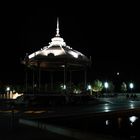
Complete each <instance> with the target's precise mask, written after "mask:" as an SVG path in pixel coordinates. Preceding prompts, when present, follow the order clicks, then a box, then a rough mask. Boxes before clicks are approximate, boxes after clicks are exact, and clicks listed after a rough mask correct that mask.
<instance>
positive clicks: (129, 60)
mask: <svg viewBox="0 0 140 140" xmlns="http://www.w3.org/2000/svg"><path fill="white" fill-rule="evenodd" d="M6 8H7V9H6ZM57 17H59V21H60V35H61V37H63V39H64V41H65V42H66V43H67V45H69V46H70V47H72V48H73V49H75V50H77V51H80V52H81V53H83V54H85V55H86V56H88V57H90V56H91V57H92V67H91V69H90V73H91V74H92V76H91V77H90V78H91V79H93V80H94V79H96V78H99V79H114V78H116V73H117V72H120V75H119V76H120V79H122V80H124V81H129V80H130V81H136V83H137V84H138V83H139V84H140V79H139V77H140V73H139V72H140V68H139V67H140V66H139V65H140V61H139V60H140V59H139V52H140V51H139V50H138V49H139V46H140V43H139V32H140V29H139V25H140V22H139V14H138V9H137V6H135V5H131V3H129V4H128V5H127V4H126V3H125V4H112V5H108V4H106V5H104V4H98V5H93V7H92V6H91V7H80V6H78V7H76V6H75V7H69V8H67V7H66V6H64V7H63V8H62V7H57V6H55V7H50V6H49V5H46V6H43V7H32V6H25V7H20V6H18V7H16V6H15V7H10V8H9V7H5V10H3V14H2V16H1V40H2V41H1V48H0V49H1V51H0V63H1V68H0V82H9V83H22V82H23V81H24V80H23V79H24V70H23V68H24V67H23V65H22V64H21V63H20V60H21V59H24V56H25V54H26V53H29V54H30V53H32V52H34V51H37V50H39V49H40V48H42V47H43V46H46V45H48V43H49V42H50V41H51V38H52V37H54V36H55V31H56V18H57Z"/></svg>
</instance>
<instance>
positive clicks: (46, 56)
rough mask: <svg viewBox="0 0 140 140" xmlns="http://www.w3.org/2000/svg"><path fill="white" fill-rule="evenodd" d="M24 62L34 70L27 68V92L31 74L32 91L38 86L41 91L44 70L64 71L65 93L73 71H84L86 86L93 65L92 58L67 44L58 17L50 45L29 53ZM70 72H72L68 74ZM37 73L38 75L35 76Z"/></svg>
mask: <svg viewBox="0 0 140 140" xmlns="http://www.w3.org/2000/svg"><path fill="white" fill-rule="evenodd" d="M23 63H24V64H25V66H26V69H31V70H32V74H29V73H28V70H26V91H27V92H28V91H29V85H28V82H29V76H30V77H31V75H32V78H31V79H32V91H35V88H36V89H37V91H38V93H41V92H42V90H41V85H42V83H41V82H42V72H46V71H48V72H50V74H53V72H56V71H58V73H59V71H61V72H62V73H63V82H62V83H63V88H64V89H65V93H67V92H68V91H67V79H68V76H70V77H69V79H71V76H72V72H73V71H83V73H84V74H83V77H84V84H85V87H86V84H87V76H86V75H87V67H89V66H90V65H91V59H88V58H87V57H86V56H85V55H84V54H82V53H80V52H78V51H76V50H74V49H72V48H71V47H69V46H67V45H66V43H65V42H64V39H63V38H62V37H60V32H59V20H58V18H57V28H56V35H55V37H53V38H52V39H51V42H50V43H49V45H48V46H45V47H43V48H41V49H40V50H38V51H36V52H34V53H32V54H29V55H28V54H27V55H26V56H25V58H24V61H23ZM68 72H69V73H71V74H69V75H68V74H67V73H68ZM35 74H36V75H37V76H35ZM35 77H37V78H35ZM51 77H52V78H51V87H52V89H53V76H51ZM46 78H47V77H46ZM70 83H71V81H70ZM46 93H47V92H46Z"/></svg>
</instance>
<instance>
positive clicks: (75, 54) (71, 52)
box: [69, 51, 78, 58]
mask: <svg viewBox="0 0 140 140" xmlns="http://www.w3.org/2000/svg"><path fill="white" fill-rule="evenodd" d="M69 53H70V54H71V55H72V56H73V57H75V58H78V53H76V52H74V51H69Z"/></svg>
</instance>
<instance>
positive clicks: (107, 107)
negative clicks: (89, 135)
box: [104, 104, 109, 112]
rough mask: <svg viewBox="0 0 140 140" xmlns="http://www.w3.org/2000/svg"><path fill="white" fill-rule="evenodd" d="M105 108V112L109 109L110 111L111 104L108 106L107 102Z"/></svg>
mask: <svg viewBox="0 0 140 140" xmlns="http://www.w3.org/2000/svg"><path fill="white" fill-rule="evenodd" d="M104 110H105V112H108V111H109V106H108V104H105V107H104Z"/></svg>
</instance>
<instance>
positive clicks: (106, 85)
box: [104, 82, 109, 93]
mask: <svg viewBox="0 0 140 140" xmlns="http://www.w3.org/2000/svg"><path fill="white" fill-rule="evenodd" d="M104 87H105V89H106V93H107V89H108V87H109V84H108V82H105V83H104Z"/></svg>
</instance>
